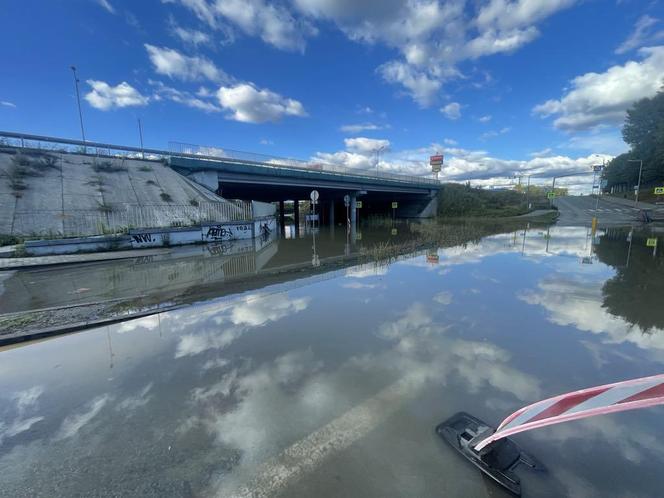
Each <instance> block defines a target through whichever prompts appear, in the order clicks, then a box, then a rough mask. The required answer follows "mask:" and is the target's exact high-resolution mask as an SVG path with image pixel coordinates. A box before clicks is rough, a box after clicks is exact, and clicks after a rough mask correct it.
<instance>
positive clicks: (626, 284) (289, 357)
mask: <svg viewBox="0 0 664 498" xmlns="http://www.w3.org/2000/svg"><path fill="white" fill-rule="evenodd" d="M510 228H511V227H510ZM418 230H419V229H418ZM462 230H463V229H462ZM388 233H390V234H391V230H390V232H388ZM449 233H450V234H455V235H454V237H457V236H458V234H457V232H455V231H453V230H452V229H450V232H449ZM476 233H477V232H476ZM469 234H470V232H466V234H465V235H464V237H463V238H462V239H461V240H460V239H459V238H456V239H454V243H448V244H447V245H446V244H444V243H440V239H437V238H436V237H438V236H437V235H436V236H434V235H432V234H431V233H430V232H427V233H421V232H419V233H418V235H419V236H420V239H418V240H419V241H420V242H421V241H422V239H424V240H425V241H426V242H427V244H434V245H433V246H430V247H428V248H425V249H423V250H422V249H421V247H422V246H420V245H413V244H411V242H409V241H408V240H406V239H403V240H402V241H401V242H402V244H403V245H402V246H400V247H402V248H404V252H405V248H406V247H410V248H411V250H413V251H414V253H412V254H411V255H410V256H406V255H405V254H404V253H401V254H400V257H399V258H398V259H397V260H393V259H392V256H391V255H390V254H389V253H388V252H386V250H385V249H384V248H383V246H380V245H379V249H376V250H375V251H376V252H375V254H376V255H381V256H383V259H381V260H380V261H381V264H378V265H377V264H375V263H373V262H368V263H364V264H357V263H355V264H350V263H348V262H347V260H343V261H345V263H344V264H339V265H335V266H326V265H325V264H321V267H319V268H320V270H319V271H317V272H313V273H312V272H309V271H306V272H305V271H298V272H293V273H284V272H282V273H281V274H280V275H281V278H280V279H279V280H277V281H268V282H267V283H265V282H263V283H259V282H253V283H252V286H253V287H252V286H244V287H240V288H239V290H240V292H236V293H233V292H232V290H228V292H220V293H218V294H217V295H215V297H214V299H210V300H207V301H205V302H201V303H199V304H196V305H195V306H190V307H185V308H179V309H175V310H172V311H168V312H162V313H158V314H154V315H151V316H146V317H142V318H139V319H134V320H128V321H126V322H123V323H117V324H113V325H109V326H105V327H101V328H96V329H91V330H88V331H85V332H82V333H78V334H73V335H68V336H62V337H58V338H54V339H51V340H48V341H44V342H41V343H35V344H30V345H26V346H23V347H15V348H13V349H7V350H4V351H2V352H0V470H1V471H2V472H0V496H12V497H14V496H75V495H93V494H94V495H98V496H106V495H108V496H111V495H113V496H118V495H120V496H192V495H194V496H215V495H216V496H273V495H281V496H339V495H347V496H381V497H382V496H439V495H441V494H443V495H445V496H487V495H491V496H502V495H501V492H500V491H498V490H496V489H495V488H494V487H493V485H492V484H491V483H488V482H485V481H483V480H482V479H480V478H479V477H478V474H477V473H475V471H474V470H473V469H472V468H469V467H470V466H468V465H466V463H465V462H463V461H461V460H460V459H458V458H457V457H456V455H454V454H452V453H451V452H450V451H449V449H448V448H446V447H444V446H443V445H442V444H440V441H439V440H438V439H437V438H436V437H435V436H434V434H433V427H434V426H435V425H436V424H437V423H438V422H440V421H441V420H443V419H444V418H446V417H447V416H449V415H451V414H452V413H453V412H456V411H459V410H467V411H470V412H472V413H474V414H477V415H478V416H480V417H482V418H484V419H486V420H491V421H498V420H499V419H501V418H502V417H503V416H504V415H505V414H506V413H508V412H510V411H511V410H514V409H516V408H518V407H519V406H521V405H523V404H525V403H529V402H532V401H535V400H537V399H540V398H542V397H546V396H550V395H554V394H557V393H559V392H564V391H567V390H571V389H576V388H580V387H584V386H588V385H594V384H598V383H602V382H609V381H614V380H618V379H620V378H629V377H636V376H642V375H646V374H649V373H656V372H658V371H660V370H661V364H662V360H664V356H662V354H661V353H660V351H661V349H662V348H661V346H660V344H659V342H660V341H661V340H660V339H659V338H660V337H662V334H659V331H660V328H661V321H660V315H658V314H657V313H655V312H652V311H650V312H648V313H646V312H645V311H643V312H641V311H639V312H638V313H636V314H635V315H632V314H630V313H622V312H620V310H621V308H620V305H621V304H624V303H622V302H621V303H620V304H619V305H618V306H615V305H609V304H607V303H608V302H609V300H610V299H611V296H618V299H619V300H620V296H621V293H623V295H630V294H631V293H635V294H637V297H638V295H639V294H641V293H643V292H650V291H652V290H656V287H654V285H656V283H655V281H654V280H655V278H654V276H652V275H646V274H648V273H650V274H655V276H656V273H657V270H658V269H659V268H660V265H661V260H660V259H658V258H659V256H655V258H653V256H652V252H651V251H650V252H647V251H643V250H641V249H638V248H637V246H638V247H640V246H644V247H645V239H644V241H643V243H641V241H640V238H641V237H642V236H641V235H640V234H636V233H634V234H633V237H632V249H631V253H630V255H629V261H630V262H629V266H627V265H626V264H623V263H622V262H624V261H625V259H624V258H623V257H627V253H626V252H625V250H629V249H628V241H627V239H626V237H623V235H622V232H621V233H618V232H615V231H612V232H601V233H600V234H599V235H598V236H597V237H595V238H593V237H592V236H591V235H590V234H589V233H588V231H587V230H586V229H585V228H578V229H577V228H573V227H571V228H570V227H565V228H556V227H553V228H550V229H548V230H547V229H546V228H541V227H532V228H526V230H523V229H522V228H518V229H516V230H511V229H508V230H507V231H505V232H503V233H497V234H495V235H490V236H487V237H481V236H477V235H475V236H470V235H469ZM310 235H311V234H309V237H308V238H306V237H305V238H301V239H292V244H293V245H292V246H283V247H291V248H293V251H295V252H297V250H296V249H295V248H297V247H300V245H301V247H302V248H303V250H302V251H301V252H300V253H299V256H298V255H297V254H293V252H291V251H283V250H282V245H281V244H282V243H283V242H289V243H290V242H291V241H290V240H281V241H279V250H278V251H276V252H275V253H274V254H273V255H272V256H271V258H270V259H269V261H268V262H267V263H266V264H270V265H275V267H279V268H284V267H288V266H291V265H293V264H294V262H295V263H297V261H298V257H300V260H299V261H302V260H305V261H306V263H307V264H308V265H311V259H310V258H311V252H310V251H311V249H312V245H311V242H312V240H311V238H310ZM318 235H320V237H321V239H320V240H319V239H317V241H316V244H317V246H316V247H317V252H318V254H319V256H320V258H321V261H323V260H324V259H326V258H335V257H338V256H342V257H343V252H344V250H345V247H344V246H345V241H344V237H341V238H340V240H339V239H338V238H335V240H334V241H328V240H327V239H325V238H324V237H325V235H324V233H320V234H318ZM318 235H317V237H318ZM370 237H371V235H370V231H368V230H365V235H364V236H363V240H365V241H366V240H367V238H370ZM446 237H447V235H446ZM643 237H645V235H644V236H643ZM446 240H448V239H446ZM377 242H380V241H377ZM406 244H410V245H408V246H406ZM418 244H419V242H418ZM377 245H378V244H377ZM372 250H373V249H372ZM302 256H306V258H303V257H302ZM585 258H591V262H592V264H588V263H587V261H588V260H587V259H585ZM584 259H585V261H584ZM383 261H388V262H390V263H389V264H383V263H382V262H383ZM298 268H300V269H301V268H302V267H298ZM308 268H310V266H308ZM632 269H636V270H635V272H634V273H631V271H632ZM621 271H623V272H625V273H624V274H621ZM284 275H288V276H287V277H286V276H284ZM651 277H652V284H651V283H649V282H651ZM640 279H642V280H640ZM639 282H641V286H639ZM610 283H611V284H610ZM609 285H615V286H618V287H620V290H618V291H617V292H616V291H615V290H614V291H612V292H609V293H607V291H606V288H607V286H609ZM641 297H642V298H644V297H643V296H641ZM628 299H631V297H629V298H628ZM625 306H627V308H628V309H629V310H630V312H631V311H633V310H632V308H631V306H629V305H625ZM616 310H618V311H616ZM634 316H637V317H638V320H639V321H637V319H636V318H634ZM647 324H651V325H650V326H649V328H648V330H649V332H650V333H649V334H642V333H641V328H643V329H644V330H645V325H647ZM663 344H664V343H663ZM661 415H662V410H661V409H653V410H651V411H648V412H646V411H644V412H631V413H624V414H619V415H615V416H610V417H605V418H601V419H599V418H598V419H596V420H589V421H586V422H581V423H576V424H568V425H562V426H560V427H552V428H547V429H545V430H542V431H540V432H537V431H535V432H533V433H532V434H523V435H519V436H518V437H519V438H520V443H521V444H523V445H524V447H527V448H528V449H529V451H531V452H532V453H535V454H537V456H538V458H540V459H541V460H542V461H543V462H544V463H545V465H546V466H547V467H548V468H549V473H548V474H546V475H536V476H532V475H531V476H526V477H525V479H524V489H526V490H527V492H528V493H529V494H531V495H536V496H562V495H571V496H589V495H591V494H593V493H595V494H597V495H598V496H624V495H626V494H630V495H635V496H655V495H656V494H657V493H658V490H659V489H661V485H662V484H663V482H662V480H661V478H660V477H659V475H660V473H659V471H658V468H659V467H660V466H661V462H662V461H663V459H664V445H662V444H661V443H660V441H661V440H662V436H664V432H663V429H662V428H661V424H660V423H659V417H661ZM609 471H610V472H609ZM607 474H610V476H609V477H607Z"/></svg>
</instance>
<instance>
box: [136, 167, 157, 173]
mask: <svg viewBox="0 0 664 498" xmlns="http://www.w3.org/2000/svg"><path fill="white" fill-rule="evenodd" d="M138 171H143V172H145V173H148V172H150V171H154V170H153V169H152V166H146V165H143V166H139V168H138Z"/></svg>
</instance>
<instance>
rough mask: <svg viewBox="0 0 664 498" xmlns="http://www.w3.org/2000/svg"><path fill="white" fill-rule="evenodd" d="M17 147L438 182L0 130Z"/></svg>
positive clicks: (216, 151) (214, 150)
mask: <svg viewBox="0 0 664 498" xmlns="http://www.w3.org/2000/svg"><path fill="white" fill-rule="evenodd" d="M3 145H4V146H10V147H21V148H28V149H39V150H46V151H54V152H64V153H70V154H88V155H95V156H102V157H127V158H133V159H148V160H160V159H168V158H170V157H174V156H175V157H187V158H191V159H208V160H212V161H219V160H226V161H233V162H238V163H246V164H250V165H259V166H264V167H272V168H287V169H300V170H307V171H318V172H326V173H333V174H339V175H349V176H356V177H362V178H371V179H376V178H378V179H382V180H388V181H396V182H408V183H417V184H421V185H440V182H439V181H438V180H435V179H433V178H426V177H424V176H414V175H402V174H397V173H389V172H386V171H380V170H379V171H373V170H358V169H355V168H347V167H345V166H339V165H336V164H330V163H325V162H321V161H314V160H312V161H303V160H300V159H292V158H284V157H276V156H269V155H265V154H256V153H252V152H242V151H237V150H232V149H226V148H221V147H208V146H202V145H194V144H186V143H181V142H169V148H170V150H160V149H150V148H143V147H133V146H129V145H116V144H107V143H102V142H91V141H85V142H84V141H82V140H70V139H65V138H57V137H49V136H43V135H32V134H28V133H15V132H7V131H0V147H2V146H3Z"/></svg>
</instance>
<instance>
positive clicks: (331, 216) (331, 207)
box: [329, 201, 334, 227]
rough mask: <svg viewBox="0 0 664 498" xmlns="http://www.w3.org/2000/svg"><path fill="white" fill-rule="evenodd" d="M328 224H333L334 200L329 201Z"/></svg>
mask: <svg viewBox="0 0 664 498" xmlns="http://www.w3.org/2000/svg"><path fill="white" fill-rule="evenodd" d="M329 221H330V226H331V227H333V226H334V201H330V220H329Z"/></svg>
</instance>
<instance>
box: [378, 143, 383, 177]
mask: <svg viewBox="0 0 664 498" xmlns="http://www.w3.org/2000/svg"><path fill="white" fill-rule="evenodd" d="M384 150H385V146H384V145H383V146H381V147H379V148H378V149H376V174H378V163H380V153H381V152H383V151H384Z"/></svg>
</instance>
